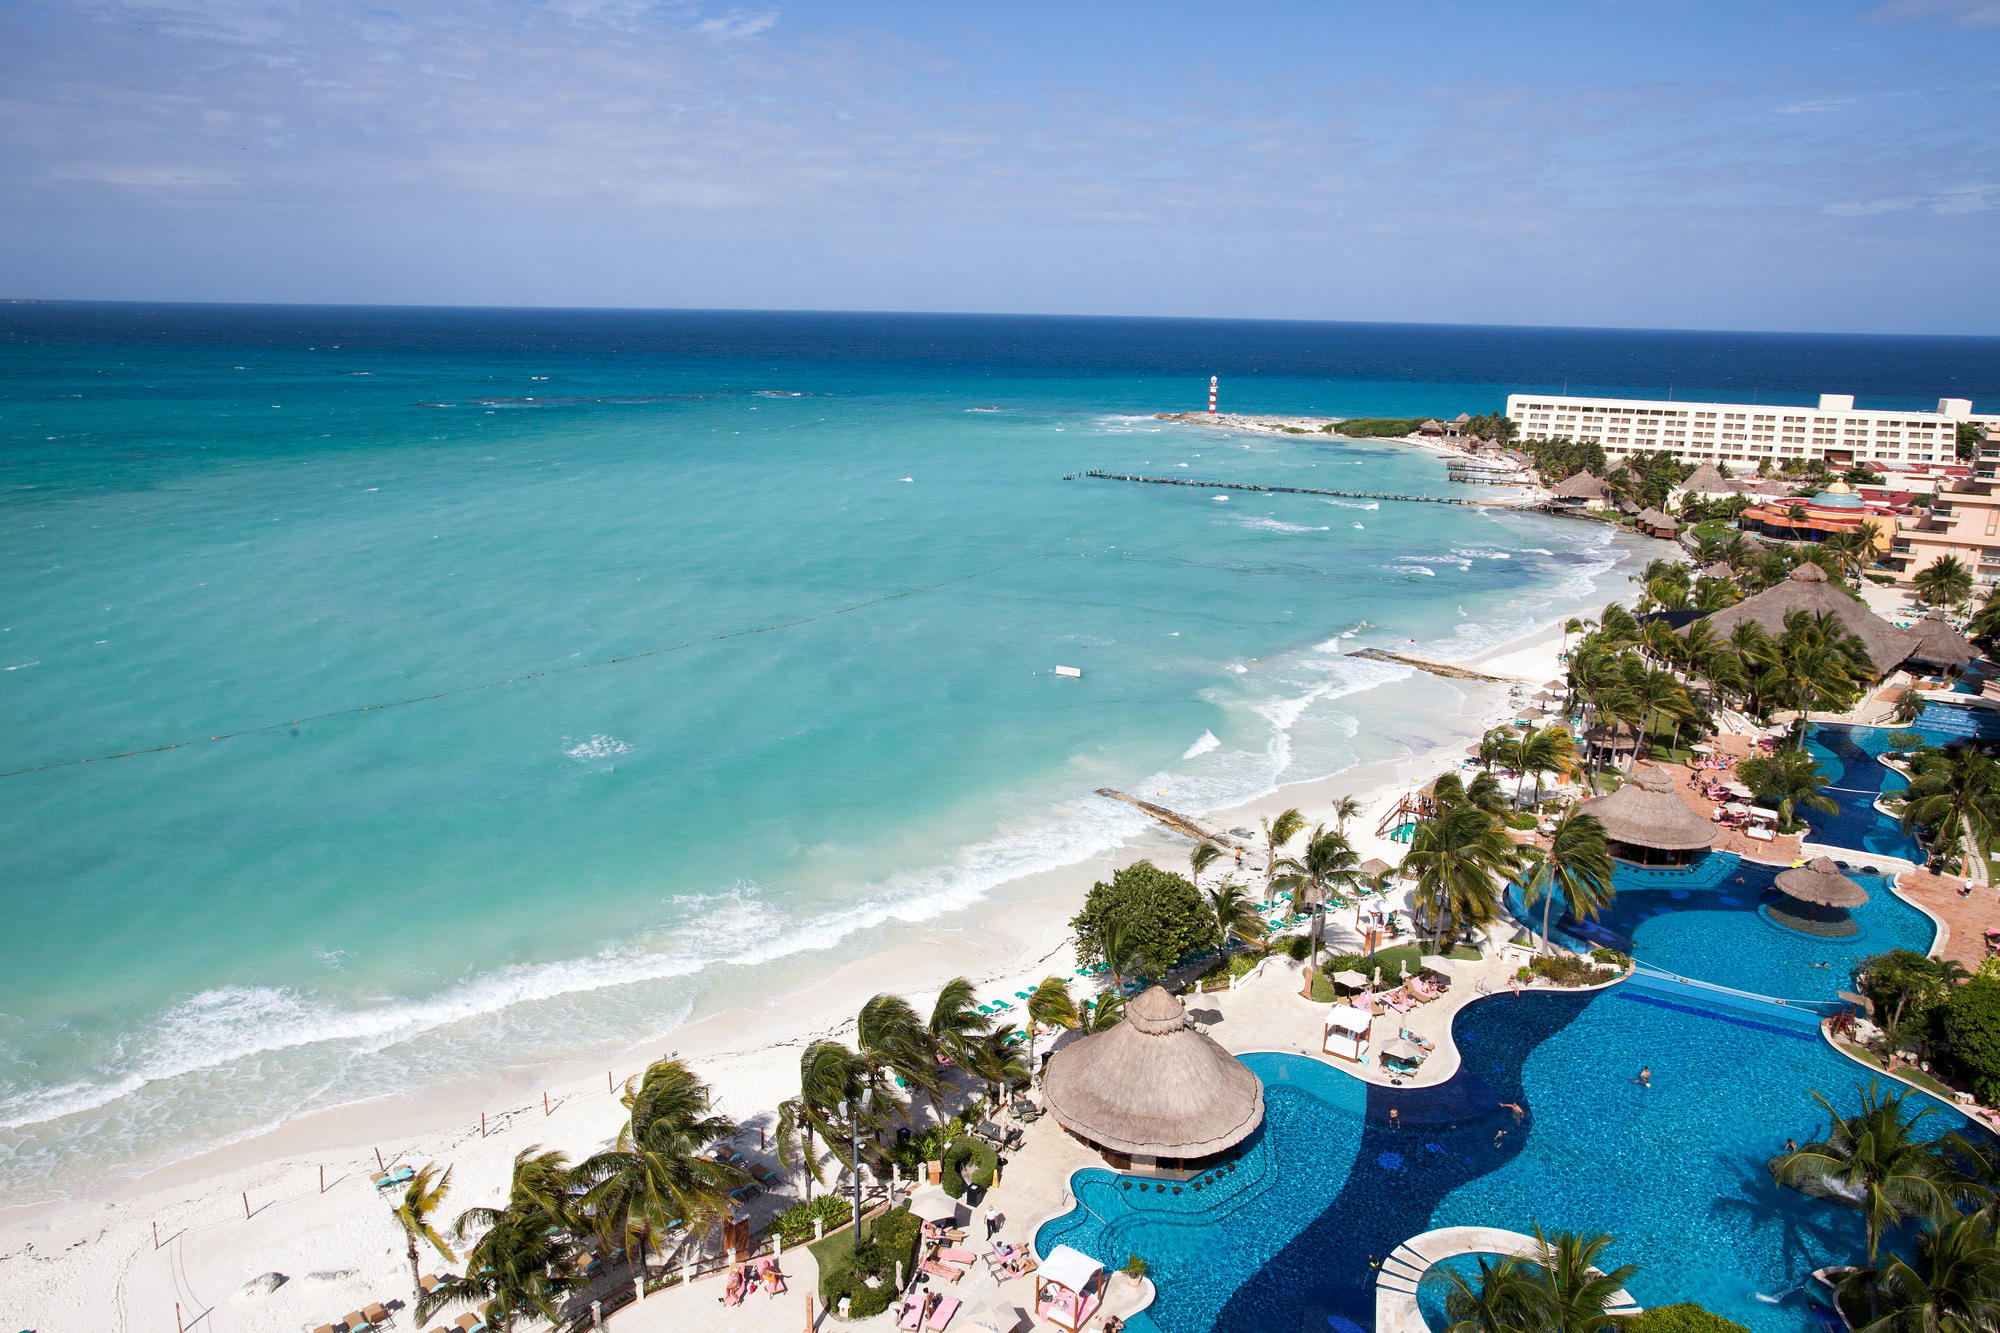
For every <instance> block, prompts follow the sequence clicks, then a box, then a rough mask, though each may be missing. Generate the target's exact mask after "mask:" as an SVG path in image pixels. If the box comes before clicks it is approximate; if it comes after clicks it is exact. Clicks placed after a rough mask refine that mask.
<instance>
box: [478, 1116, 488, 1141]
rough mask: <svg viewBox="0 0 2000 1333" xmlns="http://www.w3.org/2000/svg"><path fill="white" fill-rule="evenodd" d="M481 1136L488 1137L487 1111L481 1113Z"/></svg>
mask: <svg viewBox="0 0 2000 1333" xmlns="http://www.w3.org/2000/svg"><path fill="white" fill-rule="evenodd" d="M479 1137H480V1138H482V1139H483V1138H485V1137H486V1112H484V1111H481V1112H480V1113H479Z"/></svg>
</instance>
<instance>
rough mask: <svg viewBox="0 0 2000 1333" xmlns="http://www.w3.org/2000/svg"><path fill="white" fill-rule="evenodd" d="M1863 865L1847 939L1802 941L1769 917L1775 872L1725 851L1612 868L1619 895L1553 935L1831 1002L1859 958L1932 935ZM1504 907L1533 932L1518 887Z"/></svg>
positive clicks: (1855, 868)
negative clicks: (1859, 901)
mask: <svg viewBox="0 0 2000 1333" xmlns="http://www.w3.org/2000/svg"><path fill="white" fill-rule="evenodd" d="M1884 771H1885V772H1886V771H1887V770H1886V769H1885V770H1884ZM1869 864H1870V863H1869V862H1868V861H1866V860H1865V859H1863V858H1856V859H1855V860H1854V861H1850V862H1849V863H1848V865H1847V871H1846V873H1847V874H1848V876H1849V877H1850V878H1851V879H1853V880H1854V881H1855V882H1857V883H1859V884H1860V885H1861V886H1862V887H1863V888H1865V889H1867V890H1868V901H1867V902H1866V903H1865V904H1863V905H1862V906H1860V907H1857V908H1855V909H1854V911H1853V912H1852V913H1850V914H1849V915H1850V916H1851V917H1852V919H1853V921H1854V924H1855V925H1857V926H1858V927H1860V930H1861V933H1860V934H1858V935H1855V936H1851V937H1849V938H1847V939H1840V940H1832V939H1821V938H1819V937H1817V936H1811V935H1804V934H1801V933H1799V932H1798V931H1796V930H1793V929H1791V928H1789V927H1787V926H1784V925H1780V924H1779V923H1778V922H1776V921H1773V920H1771V918H1770V915H1769V910H1768V909H1769V908H1770V906H1771V905H1772V904H1773V903H1778V902H1784V901H1788V900H1786V899H1784V898H1783V897H1782V895H1780V894H1779V893H1778V892H1777V890H1776V889H1774V888H1772V887H1771V884H1772V881H1773V880H1775V879H1776V878H1777V877H1778V874H1779V870H1780V868H1779V867H1777V866H1767V865H1760V864H1758V863H1757V862H1755V861H1746V860H1743V859H1742V858H1741V857H1737V856H1733V855H1731V854H1729V853H1727V852H1711V853H1710V854H1709V855H1707V856H1705V857H1703V858H1702V859H1701V861H1700V862H1698V863H1697V864H1696V865H1695V866H1693V867H1691V868H1689V869H1688V870H1685V871H1661V870H1649V869H1646V868H1643V867H1640V866H1632V865H1627V864H1625V863H1623V862H1620V863H1619V864H1618V868H1617V872H1616V875H1615V877H1614V881H1613V882H1614V885H1615V887H1616V888H1617V890H1618V892H1617V896H1615V897H1614V898H1613V899H1612V900H1611V902H1610V903H1609V904H1608V905H1607V906H1606V907H1605V909H1604V911H1603V912H1602V913H1601V914H1600V915H1599V916H1598V918H1597V919H1596V920H1594V921H1582V922H1579V921H1576V920H1574V919H1572V918H1569V917H1560V918H1559V919H1558V920H1557V922H1556V923H1555V924H1554V926H1553V928H1552V929H1553V933H1554V935H1555V937H1556V939H1557V940H1558V941H1559V942H1561V943H1564V944H1568V945H1570V946H1571V947H1573V948H1581V949H1589V948H1592V947H1595V946H1605V947H1609V948H1613V949H1617V950H1620V951H1621V952H1624V953H1629V954H1631V955H1632V956H1633V957H1634V958H1638V959H1640V960H1642V961H1644V962H1646V963H1649V964H1651V965H1652V966H1654V967H1658V968H1661V969H1663V970H1665V971H1668V972H1672V973H1675V974H1676V975H1678V976H1684V977H1693V978H1694V979H1696V980H1698V981H1708V982H1713V983H1714V984H1716V985H1718V986H1730V987H1733V988H1735V989H1737V990H1745V991H1752V992H1754V993H1756V994H1758V995H1772V996H1777V997H1779V998H1782V999H1806V1000H1815V1001H1818V1000H1832V999H1834V992H1835V991H1837V990H1839V989H1840V988H1841V987H1842V986H1846V985H1848V984H1849V980H1848V979H1849V976H1850V974H1851V973H1852V971H1853V967H1854V964H1855V963H1857V962H1859V961H1860V960H1861V959H1863V958H1866V957H1868V956H1869V955H1870V954H1877V953H1882V952H1884V951H1886V950H1889V949H1915V950H1918V951H1919V952H1921V951H1924V950H1927V949H1929V948H1930V943H1931V939H1932V937H1933V936H1934V935H1935V934H1936V929H1935V927H1933V926H1932V924H1931V920H1930V918H1929V917H1927V916H1925V915H1924V914H1923V913H1922V912H1920V911H1918V910H1917V909H1916V908H1914V907H1912V906H1910V904H1908V903H1906V902H1904V901H1903V900H1902V899H1900V898H1898V897H1897V896H1896V895H1895V894H1894V893H1893V892H1892V891H1891V889H1890V887H1889V882H1888V879H1887V878H1886V877H1885V876H1883V875H1880V874H1871V873H1869V872H1868V869H1867V867H1868V865H1869ZM1508 906H1509V907H1510V908H1511V909H1512V910H1513V911H1514V914H1515V915H1516V916H1518V917H1520V918H1522V919H1523V920H1525V921H1527V922H1528V923H1529V924H1530V925H1532V926H1533V927H1534V929H1536V930H1537V931H1539V930H1540V929H1541V923H1542V905H1541V904H1540V903H1536V904H1535V906H1534V907H1532V908H1529V909H1526V910H1525V911H1524V910H1523V909H1522V907H1521V903H1520V890H1519V889H1518V888H1510V890H1509V893H1508ZM1555 910H1556V911H1557V912H1560V911H1561V904H1560V903H1558V904H1557V906H1556V909H1555Z"/></svg>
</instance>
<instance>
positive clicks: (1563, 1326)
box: [1524, 1223, 1639, 1333]
mask: <svg viewBox="0 0 2000 1333" xmlns="http://www.w3.org/2000/svg"><path fill="white" fill-rule="evenodd" d="M1610 1246H1611V1237H1609V1236H1607V1235H1604V1234H1602V1233H1601V1232H1600V1233H1597V1234H1593V1235H1583V1234H1580V1233H1578V1232H1574V1231H1559V1232H1557V1233H1556V1234H1554V1235H1547V1234H1545V1233H1544V1232H1543V1231H1542V1228H1541V1224H1540V1223H1537V1224H1536V1225H1535V1251H1534V1254H1533V1256H1532V1257H1531V1258H1530V1261H1529V1263H1528V1271H1527V1282H1526V1291H1525V1293H1524V1295H1525V1296H1526V1298H1527V1299H1526V1305H1527V1308H1528V1309H1530V1310H1532V1311H1534V1313H1535V1320H1534V1325H1533V1326H1534V1327H1536V1328H1538V1329H1541V1330H1546V1333H1609V1331H1610V1330H1613V1329H1617V1328H1622V1327H1624V1322H1625V1320H1624V1316H1623V1314H1622V1313H1621V1314H1613V1313H1611V1311H1612V1308H1613V1300H1614V1298H1615V1297H1616V1296H1617V1295H1618V1293H1619V1289H1620V1288H1622V1287H1623V1286H1624V1285H1625V1284H1626V1283H1627V1282H1629V1281H1631V1279H1632V1275H1633V1274H1634V1273H1636V1272H1638V1271H1639V1266H1638V1265H1637V1264H1622V1265H1620V1266H1619V1267H1617V1268H1613V1269H1611V1270H1609V1271H1608V1272H1607V1271H1606V1270H1605V1269H1603V1268H1602V1267H1600V1266H1599V1264H1598V1260H1599V1259H1601V1258H1602V1257H1603V1255H1604V1251H1605V1250H1607V1249H1609V1248H1610Z"/></svg>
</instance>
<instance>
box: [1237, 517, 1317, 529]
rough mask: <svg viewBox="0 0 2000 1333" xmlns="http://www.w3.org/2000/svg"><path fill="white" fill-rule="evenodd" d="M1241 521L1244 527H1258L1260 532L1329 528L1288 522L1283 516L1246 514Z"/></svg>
mask: <svg viewBox="0 0 2000 1333" xmlns="http://www.w3.org/2000/svg"><path fill="white" fill-rule="evenodd" d="M1241 522H1242V525H1243V526H1244V527H1246V528H1255V529H1257V530H1258V531H1259V532H1326V531H1328V529H1327V528H1325V527H1323V526H1322V527H1317V528H1314V527H1308V526H1306V525H1305V524H1303V523H1287V522H1285V521H1284V520H1283V519H1281V518H1253V517H1250V516H1248V515H1246V516H1245V517H1244V518H1243V519H1242V520H1241Z"/></svg>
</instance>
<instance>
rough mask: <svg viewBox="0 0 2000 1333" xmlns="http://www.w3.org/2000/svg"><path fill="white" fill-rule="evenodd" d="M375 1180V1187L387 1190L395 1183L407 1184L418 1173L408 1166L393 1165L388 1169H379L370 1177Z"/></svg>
mask: <svg viewBox="0 0 2000 1333" xmlns="http://www.w3.org/2000/svg"><path fill="white" fill-rule="evenodd" d="M368 1178H369V1179H370V1180H372V1181H374V1182H375V1188H376V1189H378V1190H385V1189H388V1188H390V1187H391V1186H394V1185H407V1184H408V1183H409V1182H411V1181H412V1180H415V1179H416V1178H417V1173H416V1172H415V1171H414V1170H412V1169H411V1168H409V1167H407V1166H392V1167H390V1168H389V1169H388V1170H387V1171H377V1172H374V1173H373V1174H371V1175H370V1176H369V1177H368Z"/></svg>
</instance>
